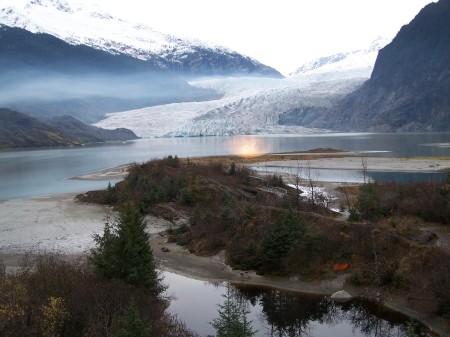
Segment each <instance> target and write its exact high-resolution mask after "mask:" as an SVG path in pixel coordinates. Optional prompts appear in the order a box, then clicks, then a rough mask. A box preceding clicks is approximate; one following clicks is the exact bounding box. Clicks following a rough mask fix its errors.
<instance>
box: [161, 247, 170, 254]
mask: <svg viewBox="0 0 450 337" xmlns="http://www.w3.org/2000/svg"><path fill="white" fill-rule="evenodd" d="M161 251H162V252H163V253H168V252H170V249H169V248H167V247H161Z"/></svg>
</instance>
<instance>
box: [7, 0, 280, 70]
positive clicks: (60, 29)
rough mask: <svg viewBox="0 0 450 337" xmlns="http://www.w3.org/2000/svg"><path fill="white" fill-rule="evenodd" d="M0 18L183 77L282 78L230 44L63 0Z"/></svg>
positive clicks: (14, 9)
mask: <svg viewBox="0 0 450 337" xmlns="http://www.w3.org/2000/svg"><path fill="white" fill-rule="evenodd" d="M0 22H1V23H4V24H6V25H9V26H13V27H19V28H23V29H26V30H28V31H31V32H33V33H37V32H40V33H48V34H50V35H53V36H56V37H58V38H60V39H62V40H64V41H66V42H67V43H69V44H84V45H87V46H90V47H93V48H96V49H99V50H104V51H107V52H109V53H111V54H126V55H129V56H132V57H135V58H138V59H141V60H145V61H147V62H149V63H152V64H153V65H154V66H157V67H159V68H160V69H162V70H172V71H176V72H180V73H183V74H185V75H233V74H240V75H255V76H268V77H276V78H281V77H283V76H282V75H281V74H280V73H279V72H278V71H277V70H275V69H273V68H271V67H269V66H267V65H264V64H262V63H260V62H259V61H257V60H255V59H253V58H251V57H248V56H244V55H241V54H239V53H237V52H235V51H232V50H230V49H228V48H225V47H221V46H217V45H213V44H211V43H205V42H200V41H199V40H195V39H187V38H181V37H177V36H173V35H169V34H164V33H160V32H157V31H155V30H153V29H152V28H150V27H148V26H146V25H144V24H135V23H130V22H127V21H124V20H121V19H118V18H115V17H113V16H111V15H109V14H108V13H106V12H103V11H100V10H99V9H94V10H93V9H89V8H83V7H80V8H74V7H72V6H71V5H70V4H69V3H68V2H66V1H61V0H39V1H36V0H32V1H29V2H27V3H26V5H25V6H22V7H21V6H19V5H13V6H7V7H3V8H0ZM80 27H82V28H80Z"/></svg>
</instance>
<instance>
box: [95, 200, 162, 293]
mask: <svg viewBox="0 0 450 337" xmlns="http://www.w3.org/2000/svg"><path fill="white" fill-rule="evenodd" d="M149 239H150V237H149V235H148V233H147V232H146V231H145V222H144V219H143V216H142V215H141V214H140V213H139V211H138V209H137V208H136V207H135V206H134V205H132V204H130V203H128V204H126V205H125V207H124V208H123V210H122V211H121V212H120V213H119V217H118V219H116V220H115V221H113V222H112V223H111V221H109V219H107V221H106V223H105V228H104V231H103V236H101V235H98V234H97V235H94V241H95V243H96V247H95V248H94V249H92V250H91V256H90V260H91V262H92V263H93V265H94V266H95V268H96V271H97V272H98V274H99V275H100V276H102V277H103V278H105V279H120V280H123V281H125V282H126V283H129V284H132V285H135V286H139V287H144V288H147V289H148V290H150V291H151V292H152V293H153V294H154V295H155V296H158V295H159V294H160V293H161V292H162V291H164V287H163V286H162V285H161V282H160V281H161V280H160V279H159V277H158V273H157V271H156V266H155V261H154V258H153V251H152V249H151V247H150V243H149Z"/></svg>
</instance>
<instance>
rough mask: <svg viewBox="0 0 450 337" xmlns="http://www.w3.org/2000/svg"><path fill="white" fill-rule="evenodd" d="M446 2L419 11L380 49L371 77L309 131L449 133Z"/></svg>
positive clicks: (449, 7) (449, 28)
mask: <svg viewBox="0 0 450 337" xmlns="http://www.w3.org/2000/svg"><path fill="white" fill-rule="evenodd" d="M449 18H450V0H440V1H439V2H437V3H431V4H429V5H427V6H426V7H425V8H423V9H422V10H421V11H420V13H419V14H418V15H417V16H416V17H415V18H414V19H413V20H412V21H411V23H409V24H408V25H406V26H403V27H402V29H401V30H400V32H399V33H398V34H397V36H396V37H395V38H394V40H393V41H392V42H391V43H390V44H388V45H387V46H386V47H384V48H383V49H381V50H380V52H379V54H378V57H377V60H376V62H375V67H374V70H373V73H372V76H371V78H370V79H369V80H368V81H367V82H366V83H364V85H363V86H362V87H361V88H359V89H358V90H356V91H355V92H353V93H351V94H349V95H348V96H346V97H345V98H344V99H342V100H341V101H340V102H339V103H338V104H337V105H336V106H335V107H334V108H332V109H331V110H330V111H329V112H328V113H327V114H325V115H322V116H321V117H320V118H319V119H317V120H316V121H315V122H314V123H313V126H319V127H326V128H331V129H335V130H354V131H382V132H383V131H386V132H392V131H397V132H402V131H404V132H406V131H449V130H450V38H449V37H450V19H449Z"/></svg>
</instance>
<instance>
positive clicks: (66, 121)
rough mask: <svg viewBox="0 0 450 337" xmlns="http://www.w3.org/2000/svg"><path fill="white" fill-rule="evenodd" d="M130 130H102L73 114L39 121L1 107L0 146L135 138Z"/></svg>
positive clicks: (45, 144) (64, 144) (78, 143)
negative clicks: (79, 119) (77, 118)
mask: <svg viewBox="0 0 450 337" xmlns="http://www.w3.org/2000/svg"><path fill="white" fill-rule="evenodd" d="M136 138H137V136H136V135H135V134H134V133H133V132H132V131H130V130H127V129H118V130H103V129H99V128H97V127H94V126H91V125H85V124H83V123H81V122H80V121H78V120H76V119H74V118H72V117H59V118H57V119H54V120H52V121H48V122H41V121H39V120H37V119H35V118H33V117H30V116H27V115H24V114H21V113H19V112H16V111H12V110H8V109H0V148H15V147H39V146H67V145H81V144H84V143H92V142H105V141H118V140H120V141H123V140H129V139H136Z"/></svg>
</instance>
